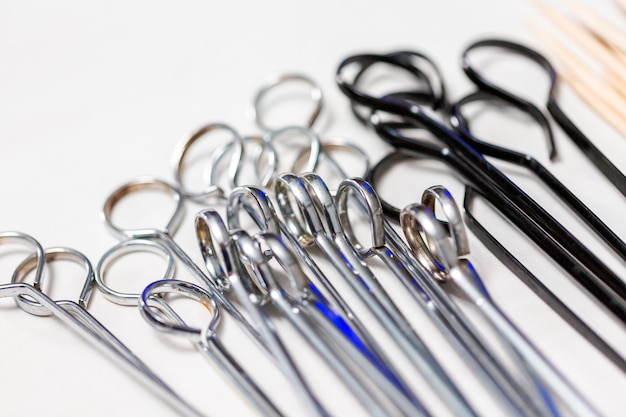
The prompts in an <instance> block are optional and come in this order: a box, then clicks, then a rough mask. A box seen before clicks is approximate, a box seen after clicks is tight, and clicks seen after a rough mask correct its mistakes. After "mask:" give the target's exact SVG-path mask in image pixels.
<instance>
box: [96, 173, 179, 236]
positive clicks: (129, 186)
mask: <svg viewBox="0 0 626 417" xmlns="http://www.w3.org/2000/svg"><path fill="white" fill-rule="evenodd" d="M145 190H154V191H160V192H163V193H165V194H169V195H170V196H171V197H172V199H173V200H174V203H175V204H176V207H175V208H174V212H173V213H172V215H171V216H170V218H169V220H168V222H167V225H166V226H165V227H164V228H163V229H124V228H122V227H119V226H116V225H115V223H113V218H112V217H113V209H114V208H115V206H116V205H117V204H118V203H119V202H120V200H122V199H123V198H124V197H126V196H127V195H129V194H132V193H135V192H138V191H145ZM102 214H103V217H104V221H105V224H106V226H107V227H108V228H109V229H110V230H111V231H113V232H114V233H115V234H116V235H118V236H121V237H122V238H125V239H131V238H138V239H140V238H142V237H148V236H153V235H154V234H155V233H157V234H159V233H165V234H167V235H169V236H171V235H172V234H173V233H175V232H176V229H178V226H179V225H180V222H181V220H182V216H183V195H182V194H181V193H180V191H179V190H178V189H177V188H175V187H174V186H172V185H170V184H168V183H167V182H165V181H163V180H160V179H157V178H154V177H139V178H136V179H134V180H131V181H129V182H127V183H126V184H124V185H122V186H120V187H118V188H117V189H116V190H115V191H113V192H112V193H111V195H109V197H108V198H107V200H106V201H105V203H104V207H103V209H102Z"/></svg>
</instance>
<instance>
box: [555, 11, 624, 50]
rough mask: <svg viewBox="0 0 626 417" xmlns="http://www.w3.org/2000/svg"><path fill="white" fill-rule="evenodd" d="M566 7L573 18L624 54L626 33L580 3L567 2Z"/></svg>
mask: <svg viewBox="0 0 626 417" xmlns="http://www.w3.org/2000/svg"><path fill="white" fill-rule="evenodd" d="M567 5H568V7H569V9H570V10H571V11H572V13H573V14H574V16H576V18H577V19H578V20H580V21H581V22H582V23H583V24H584V25H585V26H587V27H588V28H589V29H590V30H591V31H592V32H594V33H596V35H598V36H599V37H601V38H602V39H604V40H605V41H606V43H608V44H609V45H613V46H614V47H616V48H618V49H620V50H621V51H622V52H626V32H624V31H623V30H622V29H621V28H618V27H616V26H615V25H614V24H613V23H611V22H609V21H608V20H606V19H605V18H603V17H601V16H600V15H598V14H597V13H595V12H594V11H593V10H591V9H589V8H588V7H586V6H583V5H582V4H581V3H580V2H578V1H574V0H567Z"/></svg>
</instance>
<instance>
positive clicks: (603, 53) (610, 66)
mask: <svg viewBox="0 0 626 417" xmlns="http://www.w3.org/2000/svg"><path fill="white" fill-rule="evenodd" d="M535 4H536V5H537V6H538V7H539V8H540V9H541V10H542V11H543V12H544V13H545V15H546V17H548V18H549V19H550V21H552V23H553V24H554V25H555V26H557V27H558V28H560V29H561V30H562V31H563V32H565V33H566V34H567V35H568V36H569V37H570V38H571V39H572V40H573V41H575V42H576V44H577V45H579V46H580V47H581V48H582V49H584V50H585V51H586V52H587V53H589V54H590V55H591V56H593V57H594V58H595V59H596V60H597V61H599V62H600V63H601V64H602V65H603V66H604V67H605V68H606V69H607V70H608V71H611V72H612V73H614V75H615V76H616V77H617V79H619V80H620V82H621V83H623V84H626V68H625V67H624V65H623V64H622V62H621V60H620V59H619V58H617V57H616V56H615V55H614V54H612V53H611V52H610V51H609V50H607V49H606V48H605V46H604V45H603V44H602V43H601V42H599V41H598V40H597V39H596V38H594V37H593V36H592V35H591V34H590V33H589V32H587V31H585V30H584V29H582V28H580V27H579V26H577V25H576V24H574V23H572V22H571V21H569V20H568V19H567V18H565V17H564V16H562V15H561V14H560V13H559V12H558V11H556V10H554V9H553V8H552V7H550V6H548V5H547V4H546V3H545V2H539V1H535Z"/></svg>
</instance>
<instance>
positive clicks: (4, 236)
mask: <svg viewBox="0 0 626 417" xmlns="http://www.w3.org/2000/svg"><path fill="white" fill-rule="evenodd" d="M7 244H18V245H24V246H27V247H29V248H30V249H32V250H33V251H34V252H35V253H34V255H35V258H36V260H37V265H36V267H35V278H34V280H33V287H35V288H36V289H37V290H41V283H42V281H43V280H44V268H45V265H46V260H45V257H44V249H43V247H42V246H41V244H40V243H39V242H38V241H37V239H35V238H34V237H32V236H30V235H27V234H26V233H22V232H12V231H7V232H0V245H7ZM17 297H20V298H23V297H22V296H21V295H18V296H17Z"/></svg>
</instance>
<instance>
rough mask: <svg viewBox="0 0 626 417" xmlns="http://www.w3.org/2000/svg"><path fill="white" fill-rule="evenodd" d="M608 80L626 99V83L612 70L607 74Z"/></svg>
mask: <svg viewBox="0 0 626 417" xmlns="http://www.w3.org/2000/svg"><path fill="white" fill-rule="evenodd" d="M606 80H607V82H608V83H609V84H611V86H612V87H613V89H614V90H615V91H616V92H617V93H618V94H620V95H621V96H622V97H623V98H624V99H625V100H626V85H624V84H623V83H622V82H621V80H620V79H618V78H617V77H616V76H615V75H614V74H613V73H612V72H609V73H607V74H606Z"/></svg>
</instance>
